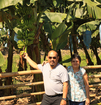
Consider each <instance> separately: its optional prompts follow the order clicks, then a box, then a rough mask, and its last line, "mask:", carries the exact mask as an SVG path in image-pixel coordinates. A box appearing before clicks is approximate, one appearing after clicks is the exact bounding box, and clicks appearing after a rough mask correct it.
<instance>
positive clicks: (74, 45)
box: [71, 25, 78, 53]
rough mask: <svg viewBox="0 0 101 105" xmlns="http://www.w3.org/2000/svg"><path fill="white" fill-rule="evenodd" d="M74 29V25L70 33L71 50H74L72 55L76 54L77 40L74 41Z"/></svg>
mask: <svg viewBox="0 0 101 105" xmlns="http://www.w3.org/2000/svg"><path fill="white" fill-rule="evenodd" d="M74 27H75V25H74V26H73V28H72V31H71V35H72V43H73V50H74V53H78V52H77V40H76V34H75V28H74Z"/></svg>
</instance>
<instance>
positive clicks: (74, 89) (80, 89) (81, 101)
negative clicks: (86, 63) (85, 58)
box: [67, 54, 90, 105]
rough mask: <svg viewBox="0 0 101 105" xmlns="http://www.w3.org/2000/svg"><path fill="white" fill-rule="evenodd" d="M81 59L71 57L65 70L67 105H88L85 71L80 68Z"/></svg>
mask: <svg viewBox="0 0 101 105" xmlns="http://www.w3.org/2000/svg"><path fill="white" fill-rule="evenodd" d="M80 63H81V58H80V56H79V55H77V54H73V55H72V57H71V64H72V66H69V67H68V68H67V70H68V75H69V90H68V100H69V105H89V104H90V99H89V83H88V77H87V73H86V70H85V69H83V68H81V67H80Z"/></svg>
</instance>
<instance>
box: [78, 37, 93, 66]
mask: <svg viewBox="0 0 101 105" xmlns="http://www.w3.org/2000/svg"><path fill="white" fill-rule="evenodd" d="M78 37H79V39H80V42H81V44H82V45H83V49H84V52H85V54H86V59H87V65H94V63H93V62H92V61H91V58H90V56H89V54H88V51H87V48H86V46H85V44H84V42H83V41H82V38H81V36H79V35H78Z"/></svg>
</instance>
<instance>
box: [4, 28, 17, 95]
mask: <svg viewBox="0 0 101 105" xmlns="http://www.w3.org/2000/svg"><path fill="white" fill-rule="evenodd" d="M14 34H15V33H14V31H13V30H10V36H11V41H10V42H9V50H8V59H7V60H8V62H7V70H6V72H12V62H13V43H14ZM11 84H12V77H8V78H6V85H11ZM10 94H11V89H6V90H5V95H10Z"/></svg>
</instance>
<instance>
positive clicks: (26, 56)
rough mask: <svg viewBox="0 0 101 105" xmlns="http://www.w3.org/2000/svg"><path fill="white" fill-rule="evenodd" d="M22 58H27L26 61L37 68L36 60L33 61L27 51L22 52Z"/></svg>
mask: <svg viewBox="0 0 101 105" xmlns="http://www.w3.org/2000/svg"><path fill="white" fill-rule="evenodd" d="M23 58H25V59H26V60H27V62H28V63H29V64H30V66H32V67H33V68H35V69H37V70H38V65H37V63H36V62H34V61H33V60H32V59H31V58H30V57H29V56H28V54H27V53H24V54H23Z"/></svg>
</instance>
